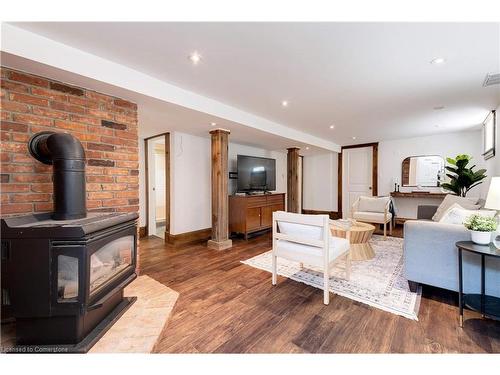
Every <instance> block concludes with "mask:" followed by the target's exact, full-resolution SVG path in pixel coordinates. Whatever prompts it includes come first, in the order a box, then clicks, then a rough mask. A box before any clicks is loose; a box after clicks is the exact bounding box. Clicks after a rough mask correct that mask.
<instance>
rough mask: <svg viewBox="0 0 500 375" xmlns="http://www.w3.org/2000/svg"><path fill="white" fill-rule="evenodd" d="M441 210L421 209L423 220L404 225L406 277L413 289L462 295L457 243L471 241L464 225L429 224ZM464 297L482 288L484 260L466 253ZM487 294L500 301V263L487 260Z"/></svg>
mask: <svg viewBox="0 0 500 375" xmlns="http://www.w3.org/2000/svg"><path fill="white" fill-rule="evenodd" d="M436 208H437V207H433V206H421V207H419V210H418V218H419V220H409V221H406V222H405V225H404V262H405V274H406V278H407V279H408V284H409V286H410V289H412V290H416V287H417V285H418V284H426V285H432V286H436V287H439V288H444V289H448V290H453V291H458V253H457V248H456V247H455V243H456V242H457V241H469V240H470V233H469V232H468V231H467V229H465V227H463V226H462V225H455V224H443V223H437V222H434V221H431V220H429V218H431V217H432V215H433V214H434V212H435V210H436ZM463 262H464V264H463V272H464V273H463V277H464V293H478V292H480V285H481V273H480V270H481V263H480V262H481V258H480V256H479V255H476V254H471V253H469V252H467V251H464V252H463ZM485 265H486V294H488V295H492V296H496V297H500V259H498V258H491V257H486V262H485Z"/></svg>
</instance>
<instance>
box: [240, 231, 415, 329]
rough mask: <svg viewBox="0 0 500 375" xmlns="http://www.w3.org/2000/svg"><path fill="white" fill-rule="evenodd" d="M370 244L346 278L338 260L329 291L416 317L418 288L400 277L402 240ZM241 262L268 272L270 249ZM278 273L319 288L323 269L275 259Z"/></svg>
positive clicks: (379, 239)
mask: <svg viewBox="0 0 500 375" xmlns="http://www.w3.org/2000/svg"><path fill="white" fill-rule="evenodd" d="M370 244H371V246H372V248H373V250H374V251H375V257H374V258H373V259H370V260H364V261H353V262H352V267H351V277H350V280H349V281H347V280H345V279H344V277H345V270H344V267H345V262H344V261H343V260H339V262H337V263H336V264H335V265H334V267H333V270H332V277H331V278H330V291H331V292H332V293H335V294H338V295H340V296H343V297H347V298H350V299H352V300H354V301H358V302H362V303H365V304H367V305H370V306H373V307H376V308H378V309H381V310H384V311H387V312H390V313H393V314H396V315H400V316H403V317H405V318H408V319H413V320H418V310H419V307H420V299H421V295H422V290H421V287H419V289H418V290H417V292H416V293H412V292H410V289H409V288H408V282H407V280H406V278H405V276H404V265H403V239H401V238H395V237H387V239H386V240H384V239H383V237H382V236H377V235H374V236H373V237H372V239H371V240H370ZM242 263H244V264H247V265H249V266H252V267H255V268H259V269H261V270H265V271H269V272H271V251H267V252H265V253H262V254H260V255H257V256H255V257H253V258H250V259H248V260H244V261H242ZM278 274H279V275H281V276H285V277H287V278H289V279H292V280H295V281H299V282H301V283H304V284H307V285H311V286H313V287H316V288H319V289H323V272H322V271H321V269H320V268H314V267H310V266H307V265H306V264H304V268H303V269H302V270H301V269H300V266H299V263H298V262H293V261H289V260H286V259H283V258H278ZM269 282H271V281H269ZM330 303H332V301H330ZM333 303H334V302H333Z"/></svg>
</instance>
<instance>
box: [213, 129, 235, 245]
mask: <svg viewBox="0 0 500 375" xmlns="http://www.w3.org/2000/svg"><path fill="white" fill-rule="evenodd" d="M210 135H211V136H212V239H211V240H209V241H208V242H207V246H208V247H209V248H211V249H215V250H224V249H227V248H230V247H231V246H232V245H233V242H232V241H231V240H230V239H229V228H228V223H229V217H228V199H229V198H228V188H227V184H228V178H229V177H228V166H227V163H228V155H227V154H228V149H227V148H228V138H229V130H224V129H215V130H212V131H211V132H210Z"/></svg>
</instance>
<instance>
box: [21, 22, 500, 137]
mask: <svg viewBox="0 0 500 375" xmlns="http://www.w3.org/2000/svg"><path fill="white" fill-rule="evenodd" d="M14 25H15V26H16V27H21V28H23V29H26V30H29V31H32V32H35V33H37V34H40V35H43V36H46V37H48V38H50V39H53V40H56V41H59V42H61V43H64V44H67V45H70V46H72V47H75V48H78V49H81V50H83V51H86V52H89V53H92V54H94V55H97V56H100V57H103V58H105V59H108V60H111V61H114V62H116V63H119V64H122V65H125V66H127V67H130V68H133V69H135V70H138V71H140V72H143V73H146V74H148V75H150V76H152V77H155V78H158V79H161V80H163V81H166V82H169V83H172V84H175V85H177V86H179V87H182V88H184V89H187V90H190V91H194V92H196V93H198V94H201V95H204V96H207V97H210V98H213V99H216V100H219V101H221V102H224V103H226V104H228V105H231V106H233V107H237V108H240V109H243V110H245V111H247V112H250V113H253V114H255V115H258V116H261V117H264V118H266V119H269V120H271V121H276V122H277V123H280V124H284V125H286V126H289V127H291V128H296V129H300V130H302V131H304V132H307V133H309V134H312V135H315V136H318V137H321V138H323V139H326V140H329V141H331V142H334V143H337V144H342V145H345V144H350V143H362V142H369V141H380V140H384V139H394V138H405V137H413V136H419V135H429V134H435V133H439V132H452V131H460V130H467V129H471V128H473V127H475V126H477V125H478V124H480V123H481V122H482V121H483V120H484V118H485V116H486V114H487V112H488V111H489V110H491V109H494V108H496V107H497V106H498V105H499V104H500V87H499V86H492V87H488V88H484V87H482V83H483V80H484V77H485V75H486V73H488V72H500V28H499V24H496V23H489V24H487V23H482V24H478V23H434V24H430V23H110V22H105V23H15V24H14ZM194 50H196V51H198V52H199V53H200V54H201V55H202V61H201V63H200V64H198V65H197V66H193V65H192V64H191V63H190V61H189V60H188V58H187V57H188V55H189V54H190V53H191V52H192V51H194ZM435 57H444V58H445V59H446V63H445V64H443V65H440V66H436V65H432V64H430V63H429V62H430V61H431V60H432V59H433V58H435ZM284 99H286V100H288V102H289V103H290V104H289V106H288V107H287V108H283V107H282V106H281V105H280V102H281V101H282V100H284ZM437 106H445V108H444V109H442V110H434V109H433V108H434V107H437ZM177 109H179V108H176V110H177ZM148 111H149V112H150V113H149V115H154V114H155V113H156V114H158V113H163V116H166V117H174V119H173V120H175V121H182V120H183V119H185V118H184V117H185V116H187V117H189V116H195V117H196V116H198V114H193V113H190V112H192V111H188V110H186V111H175V112H172V113H170V114H165V112H164V108H163V107H161V108H160V107H158V108H157V110H155V109H154V108H151V109H148ZM147 118H148V114H146V115H145V119H146V120H147ZM150 120H151V121H145V124H146V126H147V127H148V128H149V127H152V126H155V122H154V121H157V120H158V119H157V118H156V119H155V118H152V119H150ZM192 120H194V119H192ZM198 120H200V121H206V120H207V118H206V117H205V118H196V121H198ZM141 121H142V119H141ZM156 124H157V125H158V126H160V127H161V125H160V124H158V121H157V122H156ZM331 124H334V125H335V129H334V130H331V129H329V126H330V125H331ZM203 132H204V133H205V129H204V130H203ZM147 133H150V132H149V131H147ZM252 134H253V133H251V134H249V135H250V136H252ZM262 136H263V137H264V138H266V137H265V133H264V134H262ZM353 136H356V140H355V141H353V139H352V137H353ZM252 140H254V139H253V138H252ZM255 140H256V141H257V142H252V143H259V142H260V140H259V139H255ZM288 146H289V145H288Z"/></svg>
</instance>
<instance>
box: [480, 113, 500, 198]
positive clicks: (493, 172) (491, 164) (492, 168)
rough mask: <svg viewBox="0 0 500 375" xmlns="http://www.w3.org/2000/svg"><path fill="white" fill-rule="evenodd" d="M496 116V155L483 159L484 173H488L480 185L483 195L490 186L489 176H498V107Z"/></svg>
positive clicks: (499, 129)
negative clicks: (485, 170)
mask: <svg viewBox="0 0 500 375" xmlns="http://www.w3.org/2000/svg"><path fill="white" fill-rule="evenodd" d="M496 117H497V123H496V150H495V154H496V155H495V156H494V157H492V158H491V159H488V160H486V161H485V168H486V169H487V172H486V174H487V175H488V178H487V179H486V182H485V183H484V184H483V186H482V187H483V189H482V191H483V194H484V195H486V194H488V188H489V186H490V179H491V177H493V176H500V125H498V123H499V122H500V107H498V108H497V109H496ZM480 137H481V145H482V142H483V138H482V133H480Z"/></svg>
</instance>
